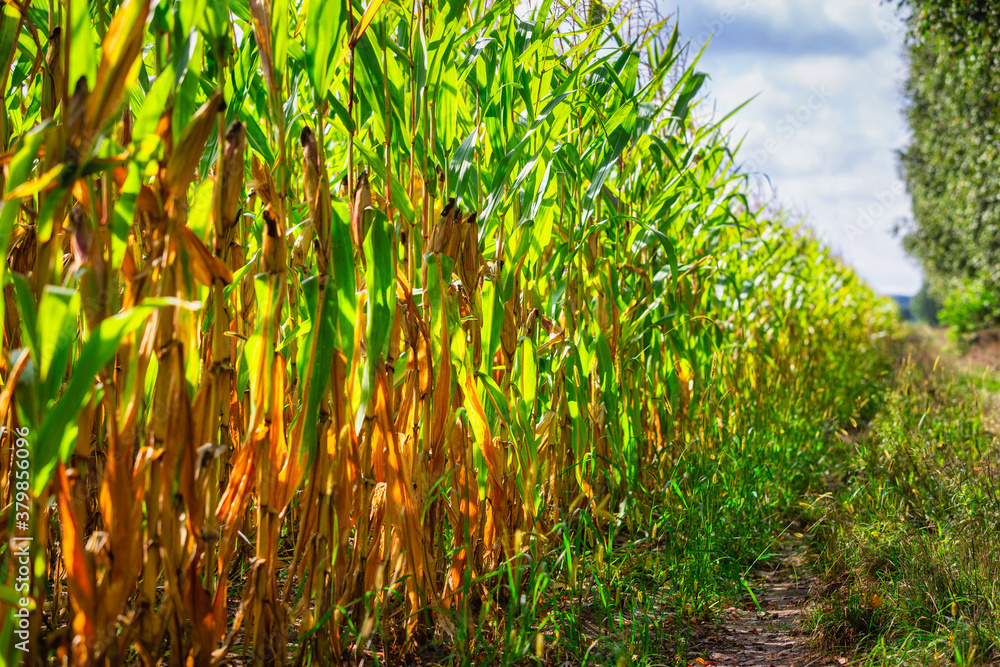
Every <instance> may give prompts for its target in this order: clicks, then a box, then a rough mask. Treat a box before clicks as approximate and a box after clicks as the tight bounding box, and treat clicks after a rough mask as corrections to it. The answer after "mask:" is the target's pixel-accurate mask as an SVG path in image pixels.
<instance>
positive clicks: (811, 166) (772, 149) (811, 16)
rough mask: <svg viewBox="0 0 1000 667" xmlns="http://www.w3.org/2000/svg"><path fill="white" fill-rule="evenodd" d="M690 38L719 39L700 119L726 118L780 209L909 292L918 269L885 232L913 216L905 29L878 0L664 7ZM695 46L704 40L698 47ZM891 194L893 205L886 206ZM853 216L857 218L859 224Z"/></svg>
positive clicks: (670, 0)
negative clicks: (803, 218) (907, 177)
mask: <svg viewBox="0 0 1000 667" xmlns="http://www.w3.org/2000/svg"><path fill="white" fill-rule="evenodd" d="M663 2H665V3H667V4H665V5H663V6H662V7H661V9H662V10H663V11H664V12H667V13H672V12H673V11H674V10H675V9H677V10H679V12H680V21H681V32H682V36H683V37H684V38H685V39H692V38H693V39H695V40H697V39H698V38H699V37H700V38H704V37H705V36H706V35H707V34H708V33H709V32H713V31H714V33H715V37H714V39H713V41H712V42H711V43H710V44H709V47H708V49H707V50H706V52H705V55H704V57H703V59H702V61H701V63H700V64H699V68H700V69H701V70H703V71H705V72H707V73H708V74H709V75H710V77H711V78H710V81H709V82H708V84H707V88H708V98H707V99H706V100H705V102H703V103H702V106H701V107H700V109H699V111H700V112H701V113H702V114H705V115H710V114H711V113H712V112H713V111H714V112H715V114H716V115H722V114H724V113H728V111H729V110H731V109H732V108H734V107H736V106H738V105H740V104H742V103H743V102H745V101H746V100H748V99H749V98H751V97H753V96H754V95H757V97H756V99H754V100H753V101H752V102H750V104H749V105H748V106H747V107H746V108H744V109H743V110H742V111H741V112H740V113H739V114H737V116H736V117H734V119H733V120H732V121H731V122H730V123H729V125H728V128H727V129H729V130H731V131H732V133H733V135H734V138H735V139H740V138H744V137H745V141H744V144H743V149H742V153H741V157H742V159H743V160H744V161H746V162H747V163H749V166H751V167H754V166H756V167H757V169H756V170H757V171H759V172H763V173H766V174H767V175H768V177H769V179H770V182H771V183H772V184H773V185H774V187H775V188H776V190H777V193H778V197H779V201H780V202H782V203H784V204H786V205H788V206H789V207H790V208H792V209H793V210H796V211H805V212H808V217H807V224H808V225H809V226H810V227H812V228H813V229H814V230H815V231H816V233H817V235H818V236H819V237H820V238H822V239H824V240H825V241H826V242H827V243H829V244H830V246H831V247H832V248H833V249H834V250H835V251H837V252H838V254H840V255H841V256H842V257H843V258H844V260H845V261H847V262H848V263H850V264H851V265H853V266H854V267H856V269H857V270H858V272H859V274H861V275H862V276H863V277H864V278H865V279H866V280H868V281H869V283H870V284H871V285H872V286H873V287H874V288H875V289H877V290H878V291H880V292H883V293H887V294H889V293H893V294H895V293H899V294H912V293H914V292H916V290H917V289H918V288H919V286H920V281H921V277H920V272H919V270H918V269H917V268H916V265H915V263H914V262H913V261H912V260H911V259H910V258H908V257H907V256H906V255H905V254H904V253H903V250H902V247H901V244H900V240H899V239H898V238H896V237H895V236H893V234H892V232H891V230H892V228H893V227H894V226H895V225H896V224H897V222H898V221H899V220H900V219H901V218H907V217H909V216H910V214H911V213H910V208H909V200H908V198H907V197H906V195H905V192H903V190H902V184H901V183H900V181H899V178H898V174H897V165H896V159H895V151H896V150H898V149H900V148H902V147H903V146H904V145H905V143H906V138H907V130H906V125H905V122H904V119H903V117H902V115H901V109H902V106H903V99H902V96H901V94H900V92H899V91H900V86H901V83H902V80H903V77H904V76H905V66H904V62H903V38H904V36H905V31H904V29H903V24H902V22H901V20H900V19H899V18H898V17H897V16H896V15H895V13H894V9H893V6H890V5H883V4H881V3H880V2H879V0H815V1H813V2H808V3H807V2H802V0H663ZM694 46H695V48H700V46H701V44H699V43H696V44H695V45H694ZM887 197H891V201H888V200H887ZM859 220H860V221H861V222H859Z"/></svg>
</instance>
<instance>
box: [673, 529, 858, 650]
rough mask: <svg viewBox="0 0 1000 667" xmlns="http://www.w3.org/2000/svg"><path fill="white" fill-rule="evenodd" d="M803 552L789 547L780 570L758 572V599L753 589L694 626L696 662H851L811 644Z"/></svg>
mask: <svg viewBox="0 0 1000 667" xmlns="http://www.w3.org/2000/svg"><path fill="white" fill-rule="evenodd" d="M803 554H804V548H803V547H801V546H800V545H797V544H792V545H788V546H786V548H785V551H784V554H783V557H782V558H781V560H780V561H779V562H778V564H777V567H776V568H775V569H773V570H764V571H759V570H758V571H757V572H756V575H757V576H756V578H755V581H754V586H753V589H754V595H755V596H756V598H757V600H756V602H757V604H755V603H754V600H753V598H751V596H750V595H749V594H748V595H746V596H745V597H744V604H743V605H742V606H741V607H729V608H728V609H725V610H723V612H722V613H721V614H719V615H718V616H717V617H716V618H715V619H714V621H713V622H712V623H710V624H705V625H702V626H700V627H699V628H697V630H695V633H694V636H693V638H692V650H691V659H690V661H689V662H690V664H691V667H699V666H700V665H719V666H720V667H721V666H722V665H729V666H737V665H738V666H739V667H835V666H839V665H846V664H847V663H848V660H847V659H846V658H844V657H842V656H830V655H822V654H819V653H817V652H816V650H815V649H814V648H813V647H812V646H811V645H810V641H809V631H808V629H807V628H806V626H805V621H806V615H807V611H808V608H809V605H810V596H809V590H810V588H811V587H812V584H813V582H814V577H813V576H812V574H811V572H810V571H809V568H808V566H807V565H806V563H805V558H804V557H803ZM758 604H759V605H760V608H759V609H758Z"/></svg>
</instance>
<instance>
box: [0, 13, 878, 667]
mask: <svg viewBox="0 0 1000 667" xmlns="http://www.w3.org/2000/svg"><path fill="white" fill-rule="evenodd" d="M595 7H596V5H595ZM607 16H611V17H613V16H615V12H610V13H608V14H605V13H604V12H601V11H594V10H593V8H591V10H589V11H588V13H587V15H586V16H578V15H577V14H576V13H575V11H574V9H573V8H572V7H570V6H563V5H555V4H553V3H552V2H551V0H547V1H546V2H544V3H543V4H542V6H540V7H538V8H535V9H532V10H527V9H525V8H523V7H520V6H519V5H516V4H515V3H513V2H509V1H506V0H501V1H499V2H494V1H484V0H473V1H472V2H456V1H454V0H427V1H426V2H421V3H416V4H412V5H406V4H400V3H397V2H389V1H387V0H371V1H370V2H369V3H368V4H367V5H366V4H363V3H361V2H357V3H355V2H347V1H346V0H159V1H158V2H153V1H147V0H126V1H125V2H117V1H116V0H107V1H105V0H91V1H89V2H85V1H84V0H65V1H62V2H56V1H55V0H50V1H49V2H47V3H46V2H41V1H40V0H30V1H29V0H25V2H7V3H5V4H4V5H3V10H2V24H0V60H2V61H3V67H2V69H0V72H2V74H0V76H2V77H3V78H4V79H5V86H6V90H7V91H8V94H7V95H6V96H5V101H4V108H3V114H2V115H0V119H2V124H0V150H2V152H3V156H2V166H3V170H2V174H0V188H2V190H3V192H4V199H3V204H2V208H0V247H3V248H4V249H5V250H6V258H7V261H6V262H2V263H0V284H2V285H3V286H4V299H3V300H2V305H0V308H2V309H3V310H2V315H3V316H2V317H0V322H2V326H3V336H2V340H3V348H2V355H0V377H2V378H3V390H2V392H0V420H2V422H0V423H2V424H3V425H5V426H6V427H7V428H6V431H5V433H4V435H3V438H4V449H3V450H2V452H3V457H2V458H0V473H2V479H3V480H4V482H3V485H2V486H0V505H2V506H3V507H4V508H5V509H4V510H3V512H4V515H3V516H2V517H0V519H2V520H0V536H3V538H4V540H3V542H4V543H5V544H6V543H7V542H8V538H10V537H12V536H23V535H28V536H30V537H32V538H33V540H31V542H30V554H31V556H30V557H31V562H32V567H31V574H30V577H29V578H28V579H29V581H28V582H27V584H26V588H25V591H26V593H25V594H26V596H27V597H28V598H30V604H29V605H28V607H27V608H28V614H29V622H28V626H29V631H28V633H27V636H28V639H27V640H26V641H27V644H26V646H27V648H28V651H27V652H26V653H25V652H20V649H19V648H18V644H19V643H20V642H21V641H22V640H21V638H20V635H17V634H15V629H16V627H18V626H17V621H16V620H15V617H14V614H15V611H16V607H17V606H18V604H19V602H18V599H19V597H20V595H19V594H18V593H17V592H16V590H15V589H14V582H15V580H16V576H17V565H16V562H15V560H16V559H15V558H14V557H13V554H12V552H11V550H10V548H9V547H6V546H5V547H2V548H3V549H4V551H3V552H0V553H2V554H3V561H2V565H3V572H4V574H3V575H0V577H3V578H4V579H0V581H4V582H5V583H2V584H0V592H2V593H3V595H2V596H0V610H2V613H3V614H4V616H5V618H6V619H7V620H9V621H11V622H9V623H8V622H5V624H4V626H3V630H2V631H0V658H2V659H3V660H4V661H5V662H6V663H11V662H13V661H16V660H19V659H26V660H31V661H34V662H36V663H38V664H41V663H42V662H45V661H46V660H49V659H52V658H58V659H59V660H61V661H67V662H68V663H70V664H74V665H84V664H108V665H117V664H123V663H125V662H139V663H143V664H150V665H152V664H158V663H163V664H171V665H182V664H191V665H214V664H219V663H221V662H223V661H228V660H232V659H234V656H240V655H243V656H245V657H246V659H248V660H251V661H253V662H255V663H257V664H286V663H292V662H294V663H296V664H300V663H301V662H302V661H304V660H310V661H316V662H320V663H325V662H329V661H335V662H340V661H344V660H347V661H353V660H355V659H360V658H361V657H362V656H363V655H365V654H366V653H368V652H371V651H373V650H374V648H373V647H378V646H382V647H394V648H393V650H398V651H404V652H405V651H411V650H415V647H417V646H419V645H421V644H423V643H426V641H428V640H431V639H434V640H435V641H442V642H444V643H446V644H447V645H449V646H452V647H453V650H454V651H455V654H456V655H465V656H470V655H475V654H476V652H477V651H479V650H481V649H482V646H481V642H484V641H485V642H489V641H492V640H493V639H494V638H495V637H492V636H491V635H489V632H490V631H489V630H487V631H485V632H486V634H484V630H483V628H484V627H486V628H498V627H501V626H500V625H489V621H490V620H491V619H496V618H499V617H500V616H503V615H504V614H505V612H504V611H503V609H504V600H505V599H511V598H513V599H515V600H516V599H518V596H519V595H520V592H521V591H526V590H535V589H536V588H537V584H538V580H537V579H536V578H533V577H536V574H537V568H536V567H535V566H536V564H537V563H538V562H539V561H540V559H543V558H545V557H546V556H547V555H548V554H551V553H552V552H553V550H558V549H559V548H561V547H562V546H563V542H562V541H561V540H562V538H560V537H559V534H560V533H558V531H557V530H556V527H557V526H559V525H563V524H564V523H565V521H566V517H569V516H580V514H581V513H583V515H585V516H586V517H588V518H587V521H588V522H591V523H593V524H594V525H597V526H600V525H603V524H605V523H607V522H608V521H609V520H610V519H611V509H612V508H616V507H619V506H621V505H622V504H623V503H625V504H632V505H635V506H642V505H643V504H644V503H648V502H649V499H650V498H653V497H658V495H657V494H658V493H660V492H661V491H662V489H663V488H665V486H666V485H668V484H669V483H670V482H671V480H674V481H673V486H674V487H677V488H681V487H680V485H679V484H678V483H677V481H676V480H675V479H674V475H675V472H676V469H677V464H678V462H680V461H682V460H684V457H685V456H687V457H690V456H702V455H704V456H708V455H709V454H710V452H712V451H713V448H715V447H718V443H719V442H720V438H721V435H720V434H725V433H737V432H745V431H746V430H747V429H748V428H753V427H754V426H755V425H757V424H759V419H760V416H759V414H757V413H756V412H755V406H758V405H760V404H761V402H763V401H770V402H771V403H772V404H773V406H774V408H775V410H774V413H773V414H774V415H778V416H780V415H784V414H792V413H793V412H794V413H795V414H800V413H804V412H817V413H818V412H823V413H826V414H832V413H836V415H837V416H839V417H843V418H847V417H850V415H851V414H852V411H853V408H854V406H853V404H851V401H850V399H849V397H848V396H847V395H846V393H845V392H839V393H837V392H831V393H830V394H824V393H823V392H822V391H821V390H820V387H821V385H822V383H823V382H824V381H826V380H827V379H829V378H830V377H831V373H843V375H844V377H843V378H842V379H844V380H845V382H847V381H850V380H852V379H854V378H855V377H856V369H854V368H851V367H850V364H851V363H852V362H851V361H850V360H851V359H852V358H854V357H856V356H857V355H863V354H865V353H866V352H868V351H869V350H870V349H871V346H872V342H871V335H872V334H873V333H874V332H876V331H878V330H880V327H882V326H883V325H884V322H885V318H886V315H885V309H884V307H883V306H882V305H880V302H878V301H877V300H876V298H875V297H874V296H873V295H872V294H871V293H870V292H869V291H868V290H867V288H866V287H865V286H864V285H862V284H861V283H860V282H859V281H858V279H857V278H856V277H854V275H853V274H852V273H851V272H850V271H849V270H848V269H846V268H845V267H843V266H841V265H840V264H838V263H837V262H836V260H834V259H833V258H831V257H830V256H829V255H828V254H827V253H826V251H824V250H823V249H821V248H820V247H819V246H818V244H817V243H816V242H815V241H814V240H812V239H811V238H810V237H809V236H808V235H805V234H802V233H800V232H798V231H796V230H795V229H793V228H791V227H789V226H786V225H785V224H784V221H782V220H780V219H778V220H774V219H770V218H769V217H768V216H767V215H766V214H764V213H762V212H761V211H759V210H757V209H756V208H754V207H752V206H751V205H750V204H749V201H748V199H747V192H748V188H747V187H746V183H745V179H744V177H743V176H741V175H740V172H739V169H738V163H737V162H736V155H735V154H734V153H733V151H732V150H731V148H730V147H729V144H728V143H727V142H726V140H725V138H724V137H723V136H722V133H721V132H720V131H719V123H717V122H713V121H711V120H709V119H699V118H698V117H697V116H696V115H695V114H694V112H693V110H695V109H696V108H697V106H696V103H697V101H698V99H699V95H700V91H701V86H702V84H703V82H704V79H705V75H704V74H702V73H699V72H698V71H697V70H696V69H695V66H696V59H695V64H689V65H686V64H685V61H686V58H685V53H686V50H685V48H684V47H683V46H682V45H681V43H680V39H679V35H678V34H677V32H676V29H674V30H673V31H672V32H671V31H670V30H669V28H668V26H667V25H666V24H659V25H653V26H650V27H649V28H648V29H646V30H645V31H643V32H642V33H641V34H640V35H639V36H638V37H636V36H634V35H633V36H631V37H630V36H628V35H626V32H625V31H624V30H623V28H622V25H623V24H619V23H617V22H615V21H614V20H612V19H609V18H606V17H607ZM845 364H846V365H847V366H848V368H847V370H842V369H843V367H844V366H845ZM838 369H841V370H838ZM14 429H22V430H21V431H15V430H14ZM20 432H25V433H27V435H26V440H27V442H28V443H29V445H28V449H29V450H30V466H29V467H28V468H27V470H28V472H29V473H30V474H27V475H25V476H23V477H25V478H26V479H27V480H29V481H28V483H27V484H24V485H21V487H23V488H21V487H18V486H16V482H17V481H18V480H19V479H20V478H19V477H18V476H17V472H18V469H19V468H18V465H19V464H18V459H17V457H16V456H15V455H14V446H13V445H12V444H11V443H12V442H13V440H12V439H13V438H14V437H16V436H15V434H16V433H20ZM22 491H23V493H24V494H26V495H24V496H20V498H22V499H26V500H28V501H29V503H30V507H31V511H30V522H29V523H30V525H29V526H27V527H24V526H19V525H17V524H16V521H15V510H16V507H14V503H15V501H17V499H18V497H19V496H18V495H17V494H18V493H20V492H22ZM567 576H570V577H574V576H575V570H573V568H570V569H569V571H568V575H567ZM533 587H534V588H533ZM484 619H485V620H484ZM484 623H485V624H486V625H484ZM496 632H499V631H496ZM503 641H504V642H508V640H507V639H504V640H503ZM504 646H508V648H510V650H511V651H514V648H511V647H510V645H509V643H505V644H504ZM386 650H388V648H386Z"/></svg>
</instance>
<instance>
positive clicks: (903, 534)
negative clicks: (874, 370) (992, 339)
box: [816, 338, 1000, 666]
mask: <svg viewBox="0 0 1000 667" xmlns="http://www.w3.org/2000/svg"><path fill="white" fill-rule="evenodd" d="M932 349H933V345H932V344H930V343H929V342H928V341H927V340H926V339H923V340H921V339H919V338H918V339H917V340H916V341H913V340H911V341H909V342H908V343H907V344H906V345H905V346H901V351H900V361H899V363H898V365H897V367H896V369H895V370H894V371H893V373H892V377H891V383H890V385H889V387H888V391H887V392H886V394H885V399H884V401H883V402H882V405H881V407H880V409H879V411H878V414H877V415H876V416H875V418H874V419H873V420H872V422H871V426H870V429H868V430H866V431H863V432H859V433H856V434H854V435H853V437H851V438H845V443H846V444H845V446H844V452H843V454H844V458H843V459H842V460H843V461H844V462H845V463H844V464H843V465H841V466H839V475H838V478H839V480H840V481H841V483H840V484H838V489H837V492H836V494H835V499H834V501H833V502H828V503H826V504H824V505H822V506H821V508H822V511H823V519H824V520H823V521H822V522H821V523H820V524H818V530H817V534H818V535H819V537H820V538H821V540H820V541H821V543H822V545H823V562H824V564H825V567H826V582H827V585H828V588H827V594H828V599H827V601H826V602H825V603H824V604H823V606H822V607H821V609H820V611H819V613H818V615H817V619H816V620H817V622H818V623H819V626H820V631H821V633H820V636H821V638H822V639H823V641H824V642H825V644H826V645H828V646H830V645H833V646H837V647H838V648H846V649H850V650H853V651H855V653H856V655H857V657H858V658H859V660H858V662H857V663H852V664H862V665H871V666H875V665H887V666H888V665H899V666H903V665H917V664H920V665H945V664H950V665H963V666H970V665H993V664H996V660H997V659H998V658H1000V617H998V616H997V614H996V610H997V608H998V607H1000V592H998V590H997V586H996V582H997V581H998V580H1000V543H998V542H997V540H996V539H994V537H993V536H994V535H995V533H996V525H997V521H998V520H1000V485H998V482H997V476H996V467H995V466H996V457H997V454H998V449H997V439H996V436H995V434H994V433H993V432H992V430H991V428H990V426H989V424H988V423H987V421H986V418H987V417H989V418H990V419H995V415H994V414H993V413H991V412H988V411H987V412H984V406H985V405H989V404H990V403H993V402H994V401H995V400H996V393H995V392H996V390H997V382H996V378H995V376H993V375H989V377H987V375H985V374H984V375H983V376H982V377H979V376H976V377H973V376H971V375H966V374H964V372H963V371H959V370H957V369H956V368H953V367H952V366H951V364H949V363H948V362H946V361H941V360H940V357H938V356H937V353H936V352H931V350H932Z"/></svg>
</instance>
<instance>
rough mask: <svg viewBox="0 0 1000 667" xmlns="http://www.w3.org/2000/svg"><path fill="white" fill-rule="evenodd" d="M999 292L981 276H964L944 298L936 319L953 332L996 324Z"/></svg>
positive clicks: (957, 332)
mask: <svg viewBox="0 0 1000 667" xmlns="http://www.w3.org/2000/svg"><path fill="white" fill-rule="evenodd" d="M998 313H1000V295H998V294H997V292H996V291H995V290H994V289H993V287H992V286H991V284H990V283H988V282H987V281H985V280H966V281H964V282H963V283H962V286H961V288H959V289H953V290H952V291H951V292H950V293H949V294H948V296H947V298H945V300H944V304H943V305H942V306H941V310H939V311H938V321H939V322H940V323H941V324H944V325H946V326H950V327H952V331H953V333H954V334H955V335H957V336H962V335H964V334H968V333H972V332H974V331H976V330H978V329H982V328H984V327H988V326H992V325H994V324H996V322H997V317H998Z"/></svg>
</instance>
